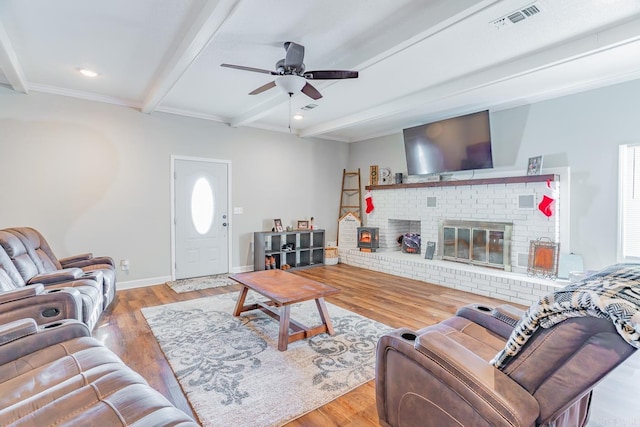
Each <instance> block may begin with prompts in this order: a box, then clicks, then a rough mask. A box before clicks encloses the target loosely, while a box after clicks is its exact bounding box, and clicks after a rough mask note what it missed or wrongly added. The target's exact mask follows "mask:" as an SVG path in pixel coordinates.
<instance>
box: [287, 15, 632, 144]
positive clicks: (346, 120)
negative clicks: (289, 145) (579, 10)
mask: <svg viewBox="0 0 640 427" xmlns="http://www.w3.org/2000/svg"><path fill="white" fill-rule="evenodd" d="M603 40H606V45H604V43H603ZM635 43H640V19H636V20H634V21H631V22H629V23H627V24H626V25H624V26H620V27H616V28H613V29H609V30H606V31H604V32H600V33H596V34H590V35H587V36H585V37H582V38H579V39H574V40H572V41H570V42H568V43H565V44H561V45H557V46H555V47H553V48H551V49H547V50H544V51H540V52H538V53H536V54H533V55H530V56H527V57H523V58H519V59H516V60H513V61H508V62H505V63H501V64H496V65H494V66H491V67H489V68H486V69H483V70H477V71H474V72H473V73H469V74H467V75H465V76H462V77H460V78H456V79H453V80H449V81H446V82H444V83H442V84H439V85H436V86H431V87H427V88H424V89H422V90H420V91H416V92H414V93H412V94H411V95H408V96H405V97H401V98H397V99H394V100H392V101H390V102H387V103H385V104H382V105H378V106H375V107H373V108H370V109H367V110H364V111H360V112H358V113H356V114H352V115H350V116H346V117H342V118H340V119H337V120H331V121H327V122H324V123H320V124H317V125H315V126H310V127H308V128H305V129H302V130H300V131H299V133H298V135H299V136H300V137H302V138H304V137H313V136H321V135H322V134H326V133H330V132H333V131H336V130H340V129H343V128H346V127H350V126H354V125H360V124H365V123H368V122H371V121H373V120H376V119H381V118H384V117H387V116H390V115H393V114H400V113H405V112H408V111H412V110H414V109H415V108H418V107H419V106H421V105H424V103H425V100H427V101H428V102H434V101H436V100H439V99H440V100H441V99H446V98H450V97H453V96H457V95H460V94H463V93H468V92H471V91H474V90H477V89H480V88H483V87H487V86H491V85H495V84H499V83H502V82H505V81H509V80H513V79H516V78H519V77H522V76H525V75H529V74H532V73H536V72H538V71H543V70H547V69H549V68H553V67H556V66H559V65H562V64H565V63H569V62H571V61H576V60H579V59H581V58H586V57H589V56H592V55H598V54H599V53H602V52H607V51H610V50H615V49H617V48H620V47H624V46H626V45H630V44H635ZM610 77H611V76H603V79H606V80H607V81H608V80H609V79H610ZM594 84H595V82H594Z"/></svg>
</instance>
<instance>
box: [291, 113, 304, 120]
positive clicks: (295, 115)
mask: <svg viewBox="0 0 640 427" xmlns="http://www.w3.org/2000/svg"><path fill="white" fill-rule="evenodd" d="M293 119H294V120H302V119H304V116H303V115H302V114H294V115H293Z"/></svg>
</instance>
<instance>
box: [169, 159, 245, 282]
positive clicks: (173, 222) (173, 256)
mask: <svg viewBox="0 0 640 427" xmlns="http://www.w3.org/2000/svg"><path fill="white" fill-rule="evenodd" d="M176 160H188V161H193V162H204V163H223V164H226V165H227V224H228V225H227V251H228V256H227V258H228V265H227V271H228V272H229V273H231V265H232V258H233V256H232V251H231V248H232V241H233V239H232V238H231V237H232V232H233V231H232V225H233V221H232V220H231V212H232V211H233V208H232V207H231V160H221V159H210V158H206V157H191V156H179V155H174V154H172V155H171V178H170V179H171V280H176V200H175V199H176V194H175V191H176V190H175V182H176V178H175V176H176V171H175V164H176Z"/></svg>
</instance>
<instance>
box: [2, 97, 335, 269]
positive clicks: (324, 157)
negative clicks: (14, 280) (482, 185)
mask: <svg viewBox="0 0 640 427" xmlns="http://www.w3.org/2000/svg"><path fill="white" fill-rule="evenodd" d="M347 154H348V146H347V145H346V144H344V143H338V142H333V141H326V140H321V139H300V138H298V137H296V136H295V135H288V134H284V133H278V132H270V131H264V130H257V129H251V128H235V129H234V128H230V127H228V126H227V125H224V124H221V123H217V122H213V121H207V120H200V119H192V118H186V117H181V116H175V115H170V114H163V113H154V114H152V115H146V114H142V113H141V112H140V111H138V110H136V109H133V108H127V107H122V106H116V105H110V104H103V103H97V102H91V101H84V100H79V99H73V98H68V97H62V96H56V95H47V94H42V93H37V92H31V93H30V94H28V95H24V94H18V93H15V92H13V91H10V90H8V89H6V88H2V87H1V86H0V169H1V170H2V176H3V179H2V181H1V182H0V193H1V194H2V200H1V202H0V203H2V207H1V208H0V212H1V213H0V228H6V227H12V226H33V227H35V228H37V229H39V230H40V231H42V233H43V234H44V235H45V236H46V237H47V239H48V241H49V243H50V244H51V245H52V246H53V249H54V251H55V252H56V254H57V255H58V256H60V257H63V256H68V255H72V254H75V253H80V252H86V251H92V252H94V253H95V254H104V255H110V256H112V257H113V258H114V259H115V260H116V261H119V260H121V259H124V258H127V259H129V260H130V264H131V267H130V272H129V273H124V272H121V271H119V273H118V275H119V280H120V281H136V280H138V281H144V280H145V279H150V278H157V277H165V276H168V275H170V273H171V267H170V254H171V249H170V216H171V195H170V188H171V177H170V170H171V156H172V155H180V156H194V157H202V158H212V159H221V160H230V161H231V168H232V176H231V182H232V189H231V195H232V207H233V206H237V207H242V208H244V214H242V215H233V214H232V212H233V210H232V209H231V211H230V214H231V215H232V217H231V219H232V231H233V234H232V242H233V243H232V244H233V253H232V254H231V257H232V265H233V268H234V269H236V270H237V269H241V268H245V267H247V266H250V265H252V264H253V255H252V246H251V242H252V240H253V232H254V231H259V230H265V229H270V228H271V226H272V223H273V218H281V219H282V220H283V223H284V225H289V224H295V221H296V220H298V219H308V218H310V217H311V216H313V217H314V218H315V225H316V226H317V227H318V228H325V229H326V230H327V237H328V240H336V228H337V216H338V203H339V197H340V183H341V179H342V170H343V168H345V167H346V164H347V163H346V162H347ZM232 207H231V208H232Z"/></svg>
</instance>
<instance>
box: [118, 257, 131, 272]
mask: <svg viewBox="0 0 640 427" xmlns="http://www.w3.org/2000/svg"><path fill="white" fill-rule="evenodd" d="M120 269H121V270H122V271H129V260H128V259H123V260H121V261H120Z"/></svg>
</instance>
